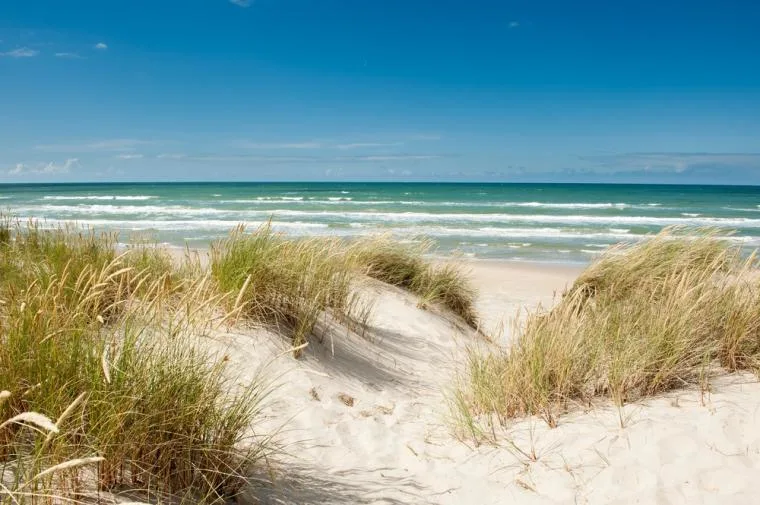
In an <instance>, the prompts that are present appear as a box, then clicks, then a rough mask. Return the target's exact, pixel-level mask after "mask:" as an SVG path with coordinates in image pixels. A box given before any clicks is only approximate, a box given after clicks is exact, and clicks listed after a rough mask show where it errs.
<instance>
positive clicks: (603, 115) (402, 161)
mask: <svg viewBox="0 0 760 505" xmlns="http://www.w3.org/2000/svg"><path fill="white" fill-rule="evenodd" d="M759 21H760V2H754V1H751V0H724V1H717V0H716V1H704V0H692V1H685V0H684V1H674V0H658V1H649V0H639V1H628V0H622V1H617V2H611V1H608V0H605V1H578V2H569V1H567V0H552V1H547V0H532V1H520V2H514V1H508V0H501V1H482V0H470V1H463V0H460V1H455V0H435V1H434V0H425V1H422V0H384V1H382V2H370V1H364V0H320V1H316V0H252V1H245V0H234V1H230V0H183V1H175V0H151V1H147V0H131V1H129V2H107V1H103V0H100V1H89V0H79V1H78V0H71V1H67V2H61V1H59V0H36V1H35V2H28V1H25V0H5V1H3V2H2V6H0V182H29V181H32V182H52V181H62V182H63V181H109V180H120V181H146V180H386V181H387V180H392V181H404V180H451V181H460V180H464V181H557V182H567V181H570V182H572V181H577V182H585V181H594V182H669V183H726V184H740V183H747V184H760V58H759V57H758V56H757V55H758V53H760V29H759V28H758V22H759Z"/></svg>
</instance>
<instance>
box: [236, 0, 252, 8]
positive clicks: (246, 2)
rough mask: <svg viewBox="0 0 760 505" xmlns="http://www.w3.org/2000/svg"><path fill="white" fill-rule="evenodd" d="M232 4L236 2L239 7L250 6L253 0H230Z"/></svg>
mask: <svg viewBox="0 0 760 505" xmlns="http://www.w3.org/2000/svg"><path fill="white" fill-rule="evenodd" d="M230 3H231V4H235V5H237V6H238V7H250V6H251V4H252V3H253V0H230Z"/></svg>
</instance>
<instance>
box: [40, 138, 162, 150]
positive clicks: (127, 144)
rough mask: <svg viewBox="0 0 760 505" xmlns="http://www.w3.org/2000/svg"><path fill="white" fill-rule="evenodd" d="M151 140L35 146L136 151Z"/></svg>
mask: <svg viewBox="0 0 760 505" xmlns="http://www.w3.org/2000/svg"><path fill="white" fill-rule="evenodd" d="M152 143H153V142H152V141H150V140H139V139H110V140H99V141H96V142H88V143H84V144H43V145H38V146H35V149H37V150H38V151H50V152H57V153H80V152H103V151H106V152H109V151H110V152H120V151H127V152H129V151H134V150H135V148H137V146H141V145H145V144H152Z"/></svg>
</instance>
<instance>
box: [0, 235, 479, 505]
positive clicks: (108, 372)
mask: <svg viewBox="0 0 760 505" xmlns="http://www.w3.org/2000/svg"><path fill="white" fill-rule="evenodd" d="M383 240H384V239H383ZM370 244H371V245H370ZM381 244H382V249H381V248H380V247H379V246H380V245H381ZM370 250H372V251H373V253H372V254H369V251H370ZM422 254H423V251H422V250H412V249H410V248H401V247H399V248H395V246H394V245H393V244H391V243H390V242H383V241H382V240H381V239H377V240H375V239H372V240H371V241H365V242H361V243H346V242H341V241H338V240H332V239H298V240H296V239H288V238H287V237H284V236H282V235H279V234H276V233H274V232H273V231H272V230H271V227H269V226H264V227H262V228H260V229H257V230H254V231H251V232H247V231H246V230H244V229H243V228H239V229H236V230H234V231H233V232H232V233H231V234H230V236H229V237H228V238H227V239H225V240H221V241H219V242H217V243H215V244H213V246H212V249H211V252H210V261H209V264H208V265H207V266H206V265H204V264H203V263H202V262H201V261H200V260H198V258H197V257H195V258H193V257H192V256H191V255H187V258H186V259H185V260H178V259H177V258H176V257H173V256H171V255H170V254H168V253H167V252H165V251H163V250H161V249H160V248H155V247H149V246H137V247H129V248H127V249H126V250H124V251H121V250H120V249H119V248H118V247H117V240H116V237H115V236H113V235H108V234H95V233H94V232H90V231H83V230H81V229H78V228H74V227H64V228H58V229H52V230H51V229H42V228H41V227H40V226H39V225H38V224H37V223H34V222H30V223H28V224H25V225H24V224H19V223H17V222H13V221H10V220H5V221H3V223H2V225H0V390H2V393H0V468H2V470H1V471H0V472H1V475H0V478H1V479H2V481H1V482H2V485H3V486H4V487H3V488H2V491H0V503H9V504H10V503H38V502H40V503H42V502H48V501H55V500H54V499H53V497H57V498H56V499H58V498H62V499H79V498H80V497H83V496H87V495H88V493H100V492H116V491H118V490H123V489H129V490H133V491H134V490H138V491H140V492H143V493H144V494H145V495H146V496H171V497H173V498H174V499H178V500H179V501H180V502H189V503H199V502H215V501H217V500H219V499H223V498H229V497H231V496H234V495H235V494H237V493H238V492H239V491H240V490H241V489H242V487H243V486H244V485H245V484H246V482H247V476H248V475H249V474H250V471H251V470H252V469H254V467H255V466H256V465H263V464H264V463H263V461H265V460H266V459H267V457H268V454H269V453H270V452H271V450H272V447H271V445H270V444H269V442H267V440H268V439H267V438H265V437H262V436H259V437H254V433H255V432H256V430H255V427H256V420H257V417H258V415H259V413H260V411H261V408H262V400H263V398H264V396H265V395H266V394H267V389H266V388H265V387H263V386H262V384H261V383H254V384H249V385H248V386H245V387H241V386H239V385H238V384H237V381H236V377H234V376H232V375H231V373H230V371H229V370H228V369H227V367H226V366H225V361H226V360H225V359H224V357H220V356H218V355H216V354H214V353H213V352H211V351H210V350H209V347H208V346H204V345H202V343H201V340H202V339H201V337H200V335H204V334H207V333H208V331H209V330H210V329H213V328H215V327H218V326H220V325H230V324H235V323H241V324H254V325H265V326H267V327H270V328H273V329H275V330H276V331H278V332H279V333H281V334H283V335H284V336H286V337H287V338H289V339H291V340H292V344H293V347H294V349H295V350H296V354H297V353H298V351H300V350H302V349H303V347H304V344H307V343H308V341H309V339H310V338H311V337H312V336H315V335H317V336H319V332H320V331H326V330H321V329H320V324H319V323H320V321H323V320H325V319H331V318H332V319H336V320H338V321H339V322H341V323H344V324H345V323H346V322H347V321H349V320H356V319H362V318H364V319H366V318H368V317H369V312H368V309H367V308H366V307H365V306H363V305H362V304H360V303H359V299H358V298H357V297H356V296H355V293H354V290H353V288H352V286H353V283H354V282H355V281H356V280H358V279H361V277H362V276H363V275H364V274H367V275H370V276H372V277H376V278H378V279H379V280H382V281H384V282H389V283H392V284H395V285H398V286H401V287H403V288H406V289H409V290H411V291H413V292H414V293H417V294H419V295H420V296H421V298H422V299H423V300H424V302H425V303H437V304H441V305H442V306H446V307H448V308H450V309H451V310H453V311H455V312H457V313H458V314H460V315H462V316H463V317H465V319H466V320H468V322H470V323H471V324H474V321H475V316H474V310H473V309H472V306H473V297H474V293H473V291H472V289H471V288H470V287H469V285H468V283H467V281H466V279H465V278H464V277H463V276H462V274H461V273H459V271H458V270H457V269H456V268H455V267H453V266H447V267H435V266H432V265H430V264H428V263H427V261H426V260H425V259H423V256H422ZM407 265H412V266H411V267H409V268H410V271H409V274H408V275H409V277H408V278H406V277H405V278H403V279H402V278H401V276H400V274H398V273H397V272H400V271H402V270H404V269H406V268H407ZM382 268H385V269H386V270H384V271H381V269H382ZM405 275H406V274H405ZM327 327H329V325H325V328H327Z"/></svg>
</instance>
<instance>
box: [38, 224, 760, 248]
mask: <svg viewBox="0 0 760 505" xmlns="http://www.w3.org/2000/svg"><path fill="white" fill-rule="evenodd" d="M69 222H71V221H70V220H65V219H47V220H44V221H40V225H41V226H43V227H55V226H59V225H62V224H64V223H69ZM241 222H242V223H243V224H245V225H246V226H247V227H248V228H249V229H255V228H256V227H258V226H260V225H262V224H265V223H267V222H268V221H267V220H266V219H264V220H260V221H249V220H243V221H241V220H225V219H205V220H197V219H172V220H124V219H98V218H94V219H92V218H85V219H81V220H78V221H76V223H77V224H78V225H80V226H89V227H95V228H105V229H113V230H122V231H127V232H131V231H154V230H155V231H159V232H167V233H169V232H188V231H191V232H193V233H196V234H204V233H207V232H208V233H213V234H216V236H217V237H223V236H224V235H226V233H227V232H229V231H230V230H232V229H233V228H234V227H235V226H237V225H238V224H240V223H241ZM353 224H357V225H359V226H357V227H354V226H351V225H353ZM272 226H273V229H275V230H277V231H284V232H286V233H288V234H290V235H294V236H309V235H317V236H343V237H356V236H366V235H377V234H381V233H387V232H390V233H391V234H394V235H395V236H397V237H405V238H407V239H409V238H410V237H431V238H434V239H449V240H450V239H456V238H468V239H473V238H479V239H480V240H484V239H485V240H491V241H493V242H492V243H493V244H494V245H505V246H506V247H508V248H510V249H518V248H522V247H529V246H532V245H534V244H536V243H539V244H540V243H541V242H545V241H548V242H550V243H560V244H567V245H568V246H570V245H572V246H573V249H574V250H578V248H579V247H581V244H583V247H586V248H588V247H604V246H607V245H611V244H613V243H616V242H637V241H640V240H643V239H646V238H649V237H651V236H652V234H633V233H621V232H622V231H625V230H616V231H612V230H613V229H607V230H600V231H598V232H593V231H583V230H568V229H561V228H549V227H540V228H536V227H531V228H501V227H493V226H482V227H445V226H435V225H433V226H429V225H428V226H426V225H419V226H409V227H402V228H395V229H394V228H387V227H383V226H369V225H367V224H366V223H349V226H348V227H340V228H334V227H330V225H329V224H328V223H315V222H308V221H273V222H272ZM716 238H719V239H722V240H726V241H731V242H734V243H738V244H740V245H744V246H752V247H757V246H760V237H746V236H735V235H730V236H720V237H716ZM510 241H512V242H510ZM505 242H506V243H505ZM590 242H598V244H594V243H590ZM518 244H519V245H520V246H521V247H518ZM576 244H577V245H576Z"/></svg>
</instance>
